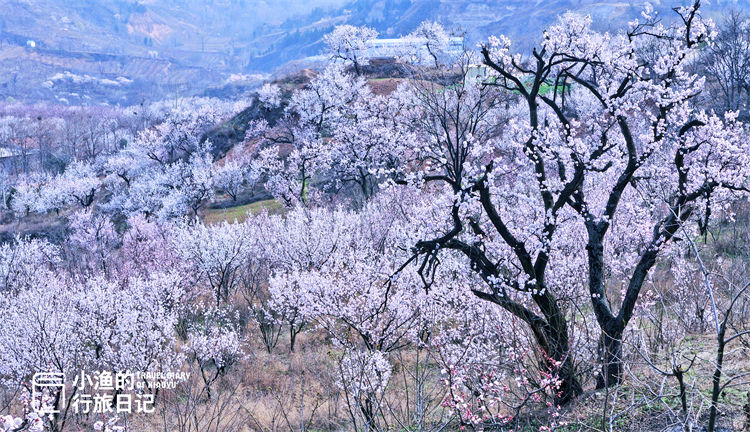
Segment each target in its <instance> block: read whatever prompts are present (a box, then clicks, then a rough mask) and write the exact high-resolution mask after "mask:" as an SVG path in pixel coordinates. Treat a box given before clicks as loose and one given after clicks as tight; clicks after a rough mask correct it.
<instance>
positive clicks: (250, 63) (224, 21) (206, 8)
mask: <svg viewBox="0 0 750 432" xmlns="http://www.w3.org/2000/svg"><path fill="white" fill-rule="evenodd" d="M2 3H3V4H2V6H3V7H2V12H1V15H0V100H19V101H26V102H32V101H40V100H45V101H57V102H59V103H69V104H100V103H108V104H125V105H127V104H134V103H135V104H137V103H141V102H143V101H144V100H145V101H148V100H155V99H160V98H162V97H164V96H167V95H179V96H184V95H194V94H204V93H206V94H209V95H213V96H221V97H230V98H239V97H244V96H246V95H247V93H248V91H249V90H251V89H253V88H254V87H256V86H257V85H258V84H259V83H260V82H261V81H262V80H263V79H264V78H265V77H266V76H267V74H268V73H271V72H273V71H274V70H275V69H276V68H278V67H280V66H283V65H285V64H289V63H290V62H291V63H293V64H294V66H291V67H287V68H285V69H284V70H285V71H286V72H288V71H289V70H290V69H294V68H297V69H302V68H305V67H308V66H309V63H304V62H302V63H299V62H300V60H301V59H305V58H309V57H311V56H316V55H318V54H320V52H321V50H322V48H323V44H322V42H321V40H322V37H323V35H324V34H326V33H327V32H329V31H331V30H332V29H333V27H334V26H336V25H339V24H345V23H346V24H352V25H369V26H371V27H374V28H375V29H377V30H378V32H380V34H381V35H382V36H385V37H398V36H400V35H404V34H407V33H409V32H410V31H412V30H413V29H414V28H415V27H416V26H417V25H418V24H419V23H420V22H422V21H424V20H434V21H439V22H441V23H443V25H445V26H446V27H449V28H456V29H462V30H463V31H465V32H466V36H467V40H468V41H469V43H470V45H474V44H475V43H477V42H478V41H481V40H483V39H484V38H486V37H487V36H489V35H493V34H494V35H498V34H505V35H507V36H509V37H511V38H512V40H513V41H514V43H515V46H516V48H518V49H528V48H530V47H531V46H532V45H533V44H535V43H536V42H538V41H537V40H536V39H535V36H534V37H532V36H530V35H539V34H541V30H542V29H544V28H545V27H547V26H548V25H550V23H552V22H554V21H555V19H556V17H557V16H559V15H560V14H562V13H564V12H566V11H568V10H572V11H575V12H581V13H587V14H591V15H592V17H593V18H594V22H595V23H597V26H599V28H602V27H603V28H604V29H611V30H615V29H618V28H622V27H623V26H625V25H626V23H627V22H629V21H631V20H633V19H635V18H638V17H639V16H640V13H641V11H642V10H643V9H644V7H645V5H646V3H647V2H646V1H645V0H637V1H633V2H622V1H618V0H551V1H536V2H528V1H522V0H451V1H449V0H413V1H412V0H353V1H348V2H347V1H346V0H311V1H305V2H301V1H299V0H276V1H272V2H271V1H268V2H262V1H261V2H258V1H250V0H200V1H195V0H177V1H167V0H140V1H132V0H113V1H98V0H72V1H67V0H66V1H63V0H6V1H4V2H2ZM653 3H655V4H654V8H655V9H656V10H657V11H658V13H660V14H661V15H662V16H665V17H668V18H669V19H671V16H672V15H673V14H672V13H671V11H670V9H671V8H672V7H674V6H679V5H681V4H683V3H686V1H685V0H674V1H669V2H665V1H660V2H653ZM729 8H735V9H737V8H739V9H745V10H750V6H749V5H748V2H747V1H746V0H737V1H718V0H717V1H715V2H711V4H707V5H705V8H704V9H705V11H704V13H706V14H708V15H709V16H711V15H713V16H716V17H719V16H721V14H722V13H723V12H725V11H726V10H727V9H729ZM295 62H296V63H295Z"/></svg>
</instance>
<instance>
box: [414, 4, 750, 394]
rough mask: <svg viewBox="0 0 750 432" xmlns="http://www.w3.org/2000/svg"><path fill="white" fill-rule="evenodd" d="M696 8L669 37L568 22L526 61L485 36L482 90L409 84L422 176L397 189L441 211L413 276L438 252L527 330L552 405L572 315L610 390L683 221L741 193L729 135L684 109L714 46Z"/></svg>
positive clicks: (565, 384) (743, 168) (732, 124)
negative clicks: (594, 338)
mask: <svg viewBox="0 0 750 432" xmlns="http://www.w3.org/2000/svg"><path fill="white" fill-rule="evenodd" d="M699 6H700V4H699V2H695V4H694V5H692V6H691V7H687V8H678V9H675V12H676V13H677V15H676V17H677V19H676V21H677V24H675V25H673V26H669V27H667V26H664V25H662V24H661V23H660V22H659V21H658V20H655V19H652V18H651V17H650V16H649V15H648V14H647V13H646V14H645V18H646V22H645V23H639V22H637V21H636V22H633V23H631V25H630V28H629V30H628V31H627V32H623V33H619V34H617V35H611V34H608V33H598V32H595V31H593V30H591V28H590V24H591V20H590V18H589V17H583V16H579V15H574V14H566V15H564V16H562V17H561V18H560V23H559V25H557V26H554V27H551V28H550V29H549V30H547V31H546V32H545V33H544V40H543V42H542V45H541V48H540V49H535V50H534V51H533V53H532V55H531V56H530V57H523V56H521V55H515V54H511V53H510V41H508V40H507V39H505V38H494V37H493V38H490V39H489V41H488V43H487V44H485V45H484V46H483V47H482V51H481V54H482V57H483V59H482V60H483V63H484V64H485V65H486V66H487V67H488V70H489V71H490V74H489V76H487V77H480V78H479V79H476V80H474V79H471V80H470V79H467V78H466V77H467V76H471V74H469V71H470V68H471V67H470V66H469V64H470V61H467V60H464V61H463V63H462V64H463V67H461V65H457V66H454V68H453V69H452V70H451V73H446V74H443V75H441V77H440V78H439V79H436V78H434V77H433V78H428V79H423V80H420V81H417V84H415V86H416V87H418V88H416V89H415V91H414V92H413V93H412V94H413V98H414V101H415V104H417V105H419V106H421V108H422V110H421V112H420V121H421V123H422V128H421V130H422V132H423V133H424V139H423V140H421V141H420V142H419V143H418V144H416V145H415V146H414V147H413V149H412V150H411V154H412V155H413V156H414V157H415V159H417V161H418V162H419V163H420V164H421V165H420V166H421V168H422V169H421V170H420V175H419V176H416V177H415V176H413V175H412V176H410V177H407V179H408V180H409V182H410V183H414V184H423V183H424V182H427V183H434V184H435V185H436V186H437V187H441V185H442V186H445V192H446V194H445V195H444V196H448V197H449V198H448V199H446V200H445V202H444V203H445V208H446V209H447V210H448V213H447V214H446V216H447V219H446V225H445V229H444V231H443V232H442V233H440V234H438V235H435V236H434V237H431V238H430V237H428V238H424V239H423V240H422V241H419V242H418V243H417V244H416V247H415V248H414V251H415V254H416V256H418V257H420V263H421V267H420V271H421V273H422V275H423V277H424V279H425V282H427V283H428V284H429V282H430V275H431V272H432V271H434V268H435V266H436V265H437V264H438V263H439V258H440V256H441V254H443V253H445V252H443V251H445V250H449V251H454V253H455V252H457V253H459V254H460V255H463V256H464V258H465V260H466V263H467V268H470V269H471V270H472V271H473V272H475V273H476V274H478V275H480V276H481V278H482V279H483V280H484V282H485V286H483V287H481V286H474V287H472V291H473V292H474V294H475V295H476V296H478V297H480V298H482V299H484V300H487V301H489V302H492V303H495V304H497V305H499V306H501V307H502V308H504V309H506V310H507V311H509V312H510V313H512V314H513V315H515V316H516V317H518V318H519V319H521V320H522V321H523V322H525V323H526V324H527V325H528V326H529V327H530V329H531V330H532V333H533V335H534V338H535V340H536V343H537V345H538V348H539V349H540V350H541V352H542V354H543V357H546V358H547V361H546V362H544V364H543V365H542V368H543V369H544V370H546V371H547V372H548V373H551V374H553V375H554V376H556V377H557V378H558V380H559V387H558V388H557V391H556V392H555V393H556V395H555V396H556V399H557V401H558V402H566V401H569V400H571V399H572V398H574V397H576V396H577V395H578V394H580V393H581V392H582V386H581V384H580V382H579V380H578V378H577V375H576V370H575V366H574V361H573V359H574V357H575V356H576V352H575V348H574V343H579V341H573V340H572V336H571V335H572V329H571V325H575V315H576V314H574V313H572V312H571V310H572V308H573V304H574V303H576V306H577V309H578V311H579V312H578V314H579V316H580V314H593V315H594V316H595V317H596V320H597V322H598V324H599V326H600V327H601V330H602V334H601V339H600V344H599V349H600V355H601V360H602V364H603V368H602V373H601V374H600V376H599V381H598V383H597V385H598V386H599V387H603V386H605V385H613V384H615V383H618V382H619V380H620V378H621V371H622V363H621V362H622V360H621V354H622V337H623V333H624V330H625V328H626V327H627V325H628V322H629V321H630V320H631V318H632V317H633V314H634V310H635V307H636V304H637V302H638V298H639V295H640V293H641V291H642V288H643V286H644V283H645V281H646V280H647V278H648V276H649V273H650V271H651V270H652V268H653V267H654V265H655V264H656V262H657V258H658V256H659V254H660V253H661V252H663V251H664V250H665V249H666V248H667V247H670V245H671V244H673V240H675V238H676V235H677V230H678V228H679V227H680V226H681V225H682V224H683V223H684V222H686V221H688V220H689V219H690V218H691V217H693V218H699V219H700V220H702V221H703V222H705V220H706V218H707V216H708V215H709V214H710V213H711V211H712V210H713V211H714V212H716V211H718V210H719V209H720V207H721V205H722V204H723V203H726V201H727V200H728V199H730V198H731V197H732V196H733V194H735V193H737V192H739V191H745V190H746V187H745V185H746V183H747V178H748V174H749V173H748V168H747V167H748V166H750V164H748V160H747V159H748V154H750V153H748V150H750V149H748V145H747V140H745V139H743V138H742V136H743V133H744V129H743V127H742V125H741V124H739V123H737V122H736V121H735V116H733V115H728V116H726V117H725V118H723V119H722V118H717V117H716V116H714V115H712V114H707V113H705V112H701V111H698V110H697V109H696V108H695V107H694V106H693V105H692V99H693V98H694V97H695V96H696V95H698V94H699V93H700V92H701V90H702V88H703V85H704V80H703V79H701V78H699V77H698V76H695V75H692V74H690V73H689V72H688V71H687V69H686V64H687V63H688V62H689V61H690V60H691V59H692V58H694V53H695V51H696V49H697V48H698V47H699V45H700V44H701V43H702V42H703V41H704V40H706V39H707V38H710V37H711V36H712V33H713V30H712V25H711V24H710V23H707V22H705V21H703V20H702V19H701V17H700V15H699V13H698V9H699ZM456 70H460V71H461V72H462V73H459V74H458V78H455V77H456V74H455V71H456ZM451 74H452V76H453V77H454V78H453V81H451ZM474 75H476V74H474ZM409 166H414V164H412V165H409ZM436 205H439V203H436ZM586 291H587V293H586ZM584 296H586V297H589V298H590V301H591V306H590V308H588V307H585V306H584V304H583V303H582V301H581V300H582V299H583V298H585V297H584Z"/></svg>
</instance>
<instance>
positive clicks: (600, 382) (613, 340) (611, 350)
mask: <svg viewBox="0 0 750 432" xmlns="http://www.w3.org/2000/svg"><path fill="white" fill-rule="evenodd" d="M599 352H600V353H601V360H602V365H601V367H602V369H601V373H600V374H599V377H598V378H597V380H596V389H597V390H599V389H603V388H607V387H612V386H615V385H617V384H619V383H620V380H621V379H622V331H620V330H618V329H608V331H607V330H605V331H603V332H602V335H601V338H600V339H599Z"/></svg>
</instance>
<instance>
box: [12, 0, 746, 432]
mask: <svg viewBox="0 0 750 432" xmlns="http://www.w3.org/2000/svg"><path fill="white" fill-rule="evenodd" d="M673 18H674V19H673V20H663V19H662V18H661V17H658V18H657V17H656V16H655V15H653V13H652V12H650V11H648V10H647V11H645V12H644V13H643V19H642V20H638V21H634V22H632V23H630V24H629V26H628V28H627V29H626V30H623V31H618V32H611V33H602V32H598V31H595V30H593V29H592V22H591V19H590V17H588V16H580V15H575V14H565V15H563V16H561V17H560V19H559V23H558V24H556V25H555V26H552V27H550V28H549V29H548V30H547V31H545V32H544V34H543V35H542V39H541V42H540V45H539V46H538V48H536V49H534V50H533V51H532V52H531V53H530V54H528V55H523V54H520V53H515V52H514V51H513V50H512V48H511V42H510V41H509V40H508V39H507V38H504V37H499V38H498V37H490V38H489V39H487V41H486V42H484V43H482V44H480V45H479V46H478V47H477V50H473V49H471V48H470V47H465V49H464V50H463V51H462V52H457V51H456V50H455V49H450V48H449V42H450V41H451V40H453V39H452V38H454V36H455V35H452V34H451V33H450V32H448V31H446V30H445V29H443V28H442V27H441V26H440V25H439V24H437V23H432V22H426V23H423V24H422V25H420V26H419V27H418V28H417V29H416V30H415V31H414V32H413V33H411V34H409V35H408V36H406V37H405V39H404V43H403V44H402V46H401V51H399V52H397V53H395V54H396V55H398V57H399V59H400V60H399V62H398V63H397V64H398V65H399V66H398V67H399V68H401V73H402V74H403V76H406V78H400V79H398V80H397V81H396V85H395V88H392V89H390V90H388V91H382V89H380V88H379V87H378V85H377V83H378V81H379V80H378V79H377V78H375V79H373V77H368V76H367V73H366V69H364V68H363V66H366V65H367V49H368V48H367V47H368V45H367V41H368V40H371V39H373V38H375V37H376V36H377V33H376V32H375V31H374V30H372V29H368V28H366V27H364V28H357V27H352V26H340V27H337V28H336V30H335V31H334V32H333V33H331V34H330V35H329V36H327V37H326V38H325V42H326V44H327V46H328V50H329V54H330V58H331V64H330V65H328V66H327V67H326V68H325V69H324V70H322V71H320V72H319V73H315V72H310V73H308V74H307V75H305V74H302V75H300V76H301V77H302V78H305V79H302V78H300V77H296V78H294V79H288V80H283V79H282V80H279V81H276V82H273V83H266V84H265V85H263V86H262V87H261V88H259V89H258V91H257V93H256V95H255V96H254V98H253V99H252V101H251V103H250V106H241V105H235V104H229V103H224V102H220V101H217V100H210V99H197V98H193V99H179V100H175V101H169V102H163V103H158V104H154V105H152V106H148V107H138V108H134V111H129V109H121V110H119V111H118V110H116V109H113V111H111V112H109V113H108V117H107V119H106V121H105V120H102V121H100V122H93V121H91V120H90V118H91V117H88V119H89V120H86V119H87V117H86V116H85V115H82V114H81V113H79V112H77V111H76V109H67V110H61V111H60V112H57V111H54V110H53V109H52V108H40V107H34V108H19V107H5V108H3V109H5V110H7V111H8V112H9V113H12V114H13V115H8V116H4V117H3V120H2V122H3V124H2V125H1V126H0V135H2V139H3V140H4V141H3V142H4V143H6V145H7V147H8V148H13V149H16V150H17V151H18V153H17V154H14V155H13V156H12V157H10V158H9V159H6V160H7V161H8V162H7V163H6V164H5V165H4V166H3V171H2V178H0V180H1V183H0V186H1V187H2V191H3V197H4V203H5V207H6V209H4V210H3V224H4V225H3V226H6V227H8V228H6V230H5V231H4V233H6V234H8V235H7V236H6V241H5V242H4V243H3V244H2V246H0V276H1V278H0V281H1V283H2V285H0V290H2V294H3V295H2V297H0V323H2V325H1V326H0V390H1V391H0V410H1V411H2V412H3V413H6V414H4V415H3V416H2V417H0V428H2V430H4V431H8V430H13V431H21V430H33V431H41V430H52V431H58V432H59V431H65V430H83V429H94V430H112V431H114V430H122V429H131V430H164V431H165V432H166V431H173V430H177V431H181V432H182V431H196V432H197V431H204V430H206V431H214V430H215V431H219V430H221V431H233V430H236V431H243V430H256V431H275V430H279V429H291V430H296V429H297V428H299V429H300V430H302V431H304V430H311V429H320V430H342V429H346V430H363V431H371V430H392V429H400V430H401V429H403V430H407V429H416V430H432V431H440V430H445V429H446V428H447V429H460V430H463V429H466V428H470V429H474V430H487V429H497V430H528V429H530V428H531V429H534V430H536V429H538V430H582V429H581V428H584V427H586V428H594V429H597V430H619V429H620V428H624V427H625V426H624V423H623V421H628V422H630V424H633V425H635V426H633V427H634V428H636V429H634V430H637V429H638V428H642V427H645V426H643V425H646V424H649V425H653V424H656V423H658V424H659V425H661V426H660V427H673V426H675V425H677V426H675V427H693V426H691V425H696V424H699V423H702V422H706V421H707V422H708V424H709V429H711V430H713V429H715V427H716V424H717V417H718V416H719V414H718V413H719V412H721V413H722V415H723V418H719V420H718V421H719V422H721V421H724V422H725V423H727V424H730V426H731V425H732V424H736V423H737V422H739V420H738V419H739V418H740V417H741V409H740V408H739V407H740V406H741V403H740V402H738V398H740V397H741V396H742V394H741V389H742V388H743V386H745V387H746V386H747V379H746V378H747V377H748V376H750V372H748V370H750V369H748V367H750V365H748V364H747V362H746V360H745V361H743V360H742V359H743V356H746V351H745V350H746V349H747V344H748V339H747V336H748V335H749V334H750V333H748V332H750V330H749V329H748V325H749V324H750V323H748V312H750V298H749V297H748V292H747V291H748V285H747V280H750V278H747V275H746V271H747V269H746V265H747V260H748V258H750V255H748V250H747V240H748V236H747V232H748V231H747V229H748V225H747V217H748V212H747V206H746V205H745V204H744V202H745V201H746V199H747V194H746V193H747V192H748V183H749V182H750V172H749V171H748V170H749V169H750V168H748V167H750V160H748V158H749V157H750V156H748V155H750V148H748V141H747V139H746V135H747V127H746V126H745V124H744V123H743V122H742V121H741V120H740V117H741V116H742V115H743V114H742V113H741V112H739V111H725V112H724V111H718V110H715V109H710V108H711V107H710V105H708V104H707V102H706V98H705V95H706V94H711V93H712V92H715V91H716V83H715V81H716V79H715V77H714V78H712V77H711V75H710V73H708V72H706V71H705V70H703V69H701V68H700V64H701V61H702V60H701V59H703V57H702V56H703V55H704V53H705V52H706V51H705V50H706V47H714V46H715V45H714V44H716V43H719V42H717V41H720V39H717V35H718V34H719V32H720V31H722V30H721V29H718V28H717V27H716V26H715V25H714V24H713V23H712V22H711V21H710V20H707V19H705V18H703V17H702V16H701V5H700V2H695V3H694V4H693V5H691V6H689V7H681V8H676V9H675V15H674V17H673ZM478 70H481V71H482V72H481V73H477V71H478ZM709 72H710V71H709ZM707 76H708V79H707V78H706V77H707ZM81 109H83V108H81ZM24 110H26V111H24ZM34 110H36V111H34ZM45 110H46V111H45ZM42 111H43V112H44V115H45V117H44V120H42V116H41V114H40V113H41V112H42ZM248 113H249V114H248ZM37 114H39V115H38V116H37V118H38V119H37V120H36V122H35V120H34V118H33V116H34V115H37ZM46 116H49V118H47V117H46ZM237 118H243V119H245V120H244V121H245V124H244V125H243V127H244V129H243V134H244V137H242V139H240V140H239V141H238V142H236V143H233V145H231V146H229V148H227V146H226V145H224V144H222V145H220V146H215V145H214V143H212V142H211V137H217V136H219V135H217V134H215V131H216V130H221V128H222V127H224V128H226V127H227V126H226V125H227V124H231V122H232V121H236V119H237ZM51 119H54V120H51ZM42 122H44V123H42ZM81 125H83V126H81ZM11 144H12V146H11ZM22 146H23V147H22ZM19 149H20V150H19ZM239 210H241V211H239ZM227 215H229V216H227ZM237 216H239V217H238V218H235V217H237ZM40 227H41V228H40ZM727 227H731V229H729V228H727ZM730 231H731V232H730ZM730 240H731V241H732V242H733V243H731V244H730ZM730 246H731V248H730ZM714 326H715V328H716V332H715V333H713V330H712V328H713V327H714ZM695 338H699V339H700V340H701V341H703V342H704V343H702V344H700V345H699V344H691V343H690V341H691V340H694V339H695ZM730 345H731V347H732V348H731V349H730V348H727V347H729V346H730ZM706 347H708V348H706ZM735 347H736V349H735ZM688 363H689V366H685V365H688ZM665 365H666V366H665ZM102 371H105V372H112V373H114V374H115V376H119V377H125V378H123V381H122V382H119V384H120V386H113V387H112V388H111V390H112V394H111V395H109V397H110V399H106V398H104V396H103V395H102V392H105V390H108V389H109V387H108V386H107V385H105V384H102V381H101V380H102V377H103V376H108V375H103V372H102ZM696 371H708V372H709V373H710V374H712V375H711V380H707V379H702V378H700V375H699V374H700V373H701V372H696ZM94 373H98V377H99V378H98V381H97V384H96V385H94V384H93V383H92V384H91V387H93V388H88V390H87V387H86V386H85V377H86V375H87V374H94ZM696 373H697V374H698V375H691V374H696ZM38 374H58V375H56V376H60V377H64V379H65V382H64V383H62V384H61V386H58V387H51V386H47V387H45V388H44V389H41V390H40V389H39V388H38V384H39V382H38V380H37V378H38V376H39V375H38ZM706 375H708V374H706ZM165 376H169V377H172V378H170V380H171V381H168V382H162V381H158V380H157V379H155V378H154V377H165ZM73 377H75V379H76V381H71V380H72V379H73ZM79 377H80V381H79V380H78V378H79ZM126 378H127V379H126ZM69 379H70V380H69ZM128 379H129V381H128ZM655 380H661V385H660V386H655V385H654V384H653V382H655ZM670 389H672V390H670ZM128 391H130V392H132V394H131V393H128ZM87 392H89V393H91V394H89V393H87ZM93 392H95V393H93ZM732 392H734V393H732ZM706 394H709V395H710V396H708V397H706V396H705V395H706ZM720 394H723V395H725V396H723V399H722V400H720V399H719V395H720ZM97 395H98V397H99V399H97ZM727 395H728V396H727ZM125 396H127V398H125ZM91 397H93V398H94V399H93V401H94V403H93V404H89V405H86V404H84V402H83V401H84V400H88V399H86V398H91ZM732 398H734V399H732ZM97 400H98V401H99V403H96V401H97ZM124 400H127V401H128V402H129V403H130V402H132V401H133V400H137V401H138V404H136V405H127V408H128V409H125V405H124V404H123V401H124ZM688 402H689V403H688ZM574 406H578V407H582V408H581V409H578V410H576V409H572V408H571V407H574ZM654 406H658V407H659V409H653V407H654ZM92 407H93V409H91V408H92ZM133 407H137V409H133ZM647 408H648V409H647ZM748 418H750V414H748ZM707 419H708V420H707ZM592 424H594V426H591V425H592ZM670 430H677V429H670Z"/></svg>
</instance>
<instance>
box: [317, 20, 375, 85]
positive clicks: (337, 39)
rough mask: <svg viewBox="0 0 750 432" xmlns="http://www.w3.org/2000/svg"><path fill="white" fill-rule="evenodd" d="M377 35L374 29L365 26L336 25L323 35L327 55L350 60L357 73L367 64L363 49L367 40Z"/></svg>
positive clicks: (335, 58)
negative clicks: (331, 30)
mask: <svg viewBox="0 0 750 432" xmlns="http://www.w3.org/2000/svg"><path fill="white" fill-rule="evenodd" d="M377 37H378V32H377V31H375V29H372V28H369V27H367V26H362V27H354V26H351V25H342V26H336V28H335V29H334V30H333V32H331V33H329V34H327V35H325V36H323V42H325V44H326V47H327V50H328V55H329V57H330V58H331V59H332V60H334V61H336V60H342V61H344V62H345V63H346V62H351V63H352V65H354V71H355V72H356V73H357V75H360V74H361V73H362V66H364V65H367V64H368V59H367V57H366V53H365V51H366V50H367V41H369V40H372V39H375V38H377Z"/></svg>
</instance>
